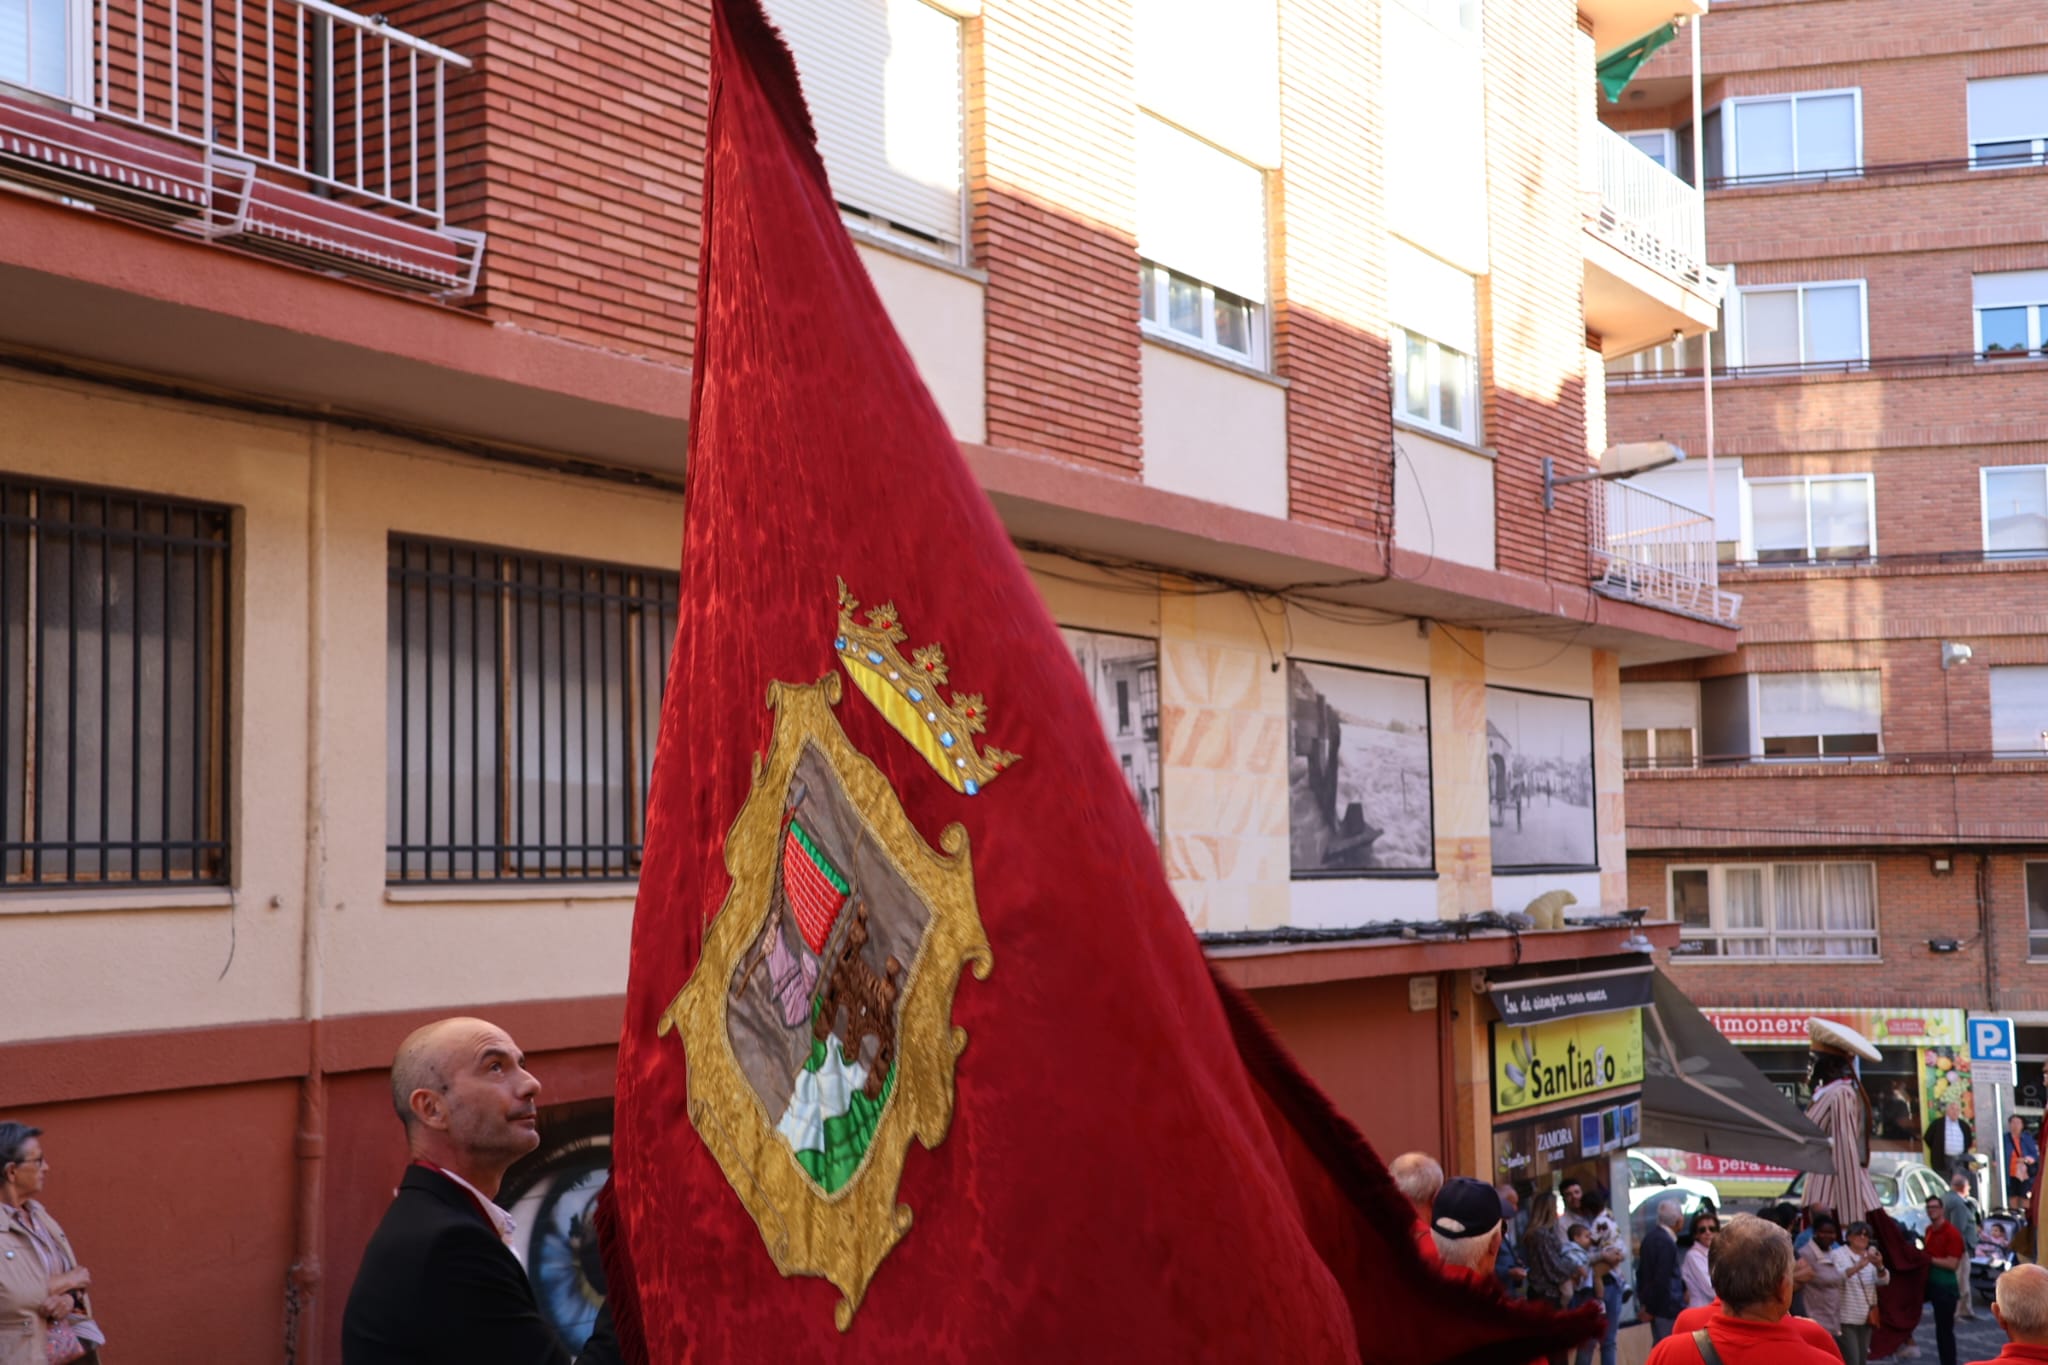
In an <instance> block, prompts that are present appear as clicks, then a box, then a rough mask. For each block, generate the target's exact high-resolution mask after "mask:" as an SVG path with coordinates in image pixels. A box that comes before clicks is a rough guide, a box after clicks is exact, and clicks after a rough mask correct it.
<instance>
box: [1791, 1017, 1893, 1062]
mask: <svg viewBox="0 0 2048 1365" xmlns="http://www.w3.org/2000/svg"><path fill="white" fill-rule="evenodd" d="M1806 1036H1807V1038H1808V1039H1809V1040H1810V1041H1811V1042H1812V1044H1813V1046H1814V1047H1815V1048H1816V1049H1817V1050H1819V1051H1821V1052H1839V1053H1841V1054H1842V1055H1843V1056H1845V1057H1861V1058H1862V1059H1863V1060H1864V1061H1866V1062H1876V1061H1882V1060H1883V1058H1882V1057H1881V1056H1880V1055H1879V1054H1878V1051H1877V1045H1876V1044H1875V1043H1873V1042H1871V1041H1870V1040H1869V1039H1868V1038H1865V1037H1864V1036H1863V1035H1862V1034H1860V1033H1858V1032H1857V1031H1856V1030H1855V1029H1852V1028H1850V1027H1849V1026H1848V1025H1847V1024H1843V1023H1838V1022H1836V1021H1835V1020H1833V1019H1822V1018H1819V1017H1818V1016H1816V1017H1814V1018H1811V1019H1808V1020H1807V1021H1806Z"/></svg>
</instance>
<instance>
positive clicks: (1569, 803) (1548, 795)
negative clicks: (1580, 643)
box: [1486, 687, 1600, 872]
mask: <svg viewBox="0 0 2048 1365" xmlns="http://www.w3.org/2000/svg"><path fill="white" fill-rule="evenodd" d="M1486 798H1487V803H1486V808H1487V818H1488V821H1489V823H1490V824H1491V825H1492V827H1493V870H1494V871H1495V872H1504V871H1565V870H1571V871H1589V870H1595V869H1597V868H1598V867H1599V865H1600V855H1599V849H1598V842H1597V839H1598V823H1597V821H1596V819H1595V816H1594V803H1593V703H1592V702H1591V701H1589V700H1587V699H1586V698H1584V697H1558V696H1552V695H1551V694H1550V693H1547V692H1523V691H1519V690H1517V689H1515V688H1512V687H1489V688H1487V689H1486Z"/></svg>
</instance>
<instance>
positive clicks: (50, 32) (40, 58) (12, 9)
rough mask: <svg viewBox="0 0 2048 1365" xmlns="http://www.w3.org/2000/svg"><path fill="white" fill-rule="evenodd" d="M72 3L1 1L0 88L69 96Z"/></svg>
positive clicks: (75, 8) (58, 0) (74, 9)
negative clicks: (12, 87) (5, 87)
mask: <svg viewBox="0 0 2048 1365" xmlns="http://www.w3.org/2000/svg"><path fill="white" fill-rule="evenodd" d="M78 9H79V6H78V5H77V4H76V3H75V0H0V85H15V86H21V87H23V88H24V89H28V90H34V91H37V92H39V93H42V94H45V95H59V96H62V95H68V94H70V93H71V91H70V85H71V79H70V77H71V65H72V63H71V47H72V32H71V31H72V25H73V22H74V20H75V19H76V18H77V12H78Z"/></svg>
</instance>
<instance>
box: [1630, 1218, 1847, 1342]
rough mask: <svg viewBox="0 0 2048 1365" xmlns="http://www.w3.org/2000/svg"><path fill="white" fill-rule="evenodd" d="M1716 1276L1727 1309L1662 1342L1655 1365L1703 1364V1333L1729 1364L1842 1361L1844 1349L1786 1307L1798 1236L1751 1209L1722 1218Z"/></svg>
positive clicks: (1713, 1269) (1716, 1289) (1711, 1270)
mask: <svg viewBox="0 0 2048 1365" xmlns="http://www.w3.org/2000/svg"><path fill="white" fill-rule="evenodd" d="M1712 1254H1713V1263H1712V1265H1711V1266H1710V1267H1709V1273H1710V1274H1711V1276H1712V1277H1713V1281H1714V1293H1715V1294H1716V1295H1717V1296H1718V1299H1717V1301H1718V1302H1719V1304H1720V1311H1719V1312H1718V1313H1715V1314H1713V1315H1712V1316H1710V1317H1709V1318H1708V1319H1707V1321H1706V1323H1705V1324H1704V1325H1703V1326H1699V1327H1695V1328H1694V1329H1693V1331H1692V1332H1687V1331H1685V1330H1684V1328H1683V1326H1680V1327H1679V1328H1677V1329H1675V1330H1674V1331H1673V1332H1672V1334H1671V1335H1670V1336H1668V1337H1666V1338H1664V1340H1662V1341H1660V1342H1658V1343H1657V1348H1656V1349H1655V1350H1653V1351H1651V1352H1650V1360H1649V1365H1703V1362H1704V1360H1705V1356H1704V1355H1702V1354H1701V1352H1700V1348H1699V1347H1698V1345H1696V1344H1695V1342H1694V1334H1695V1333H1698V1332H1704V1333H1705V1334H1706V1336H1707V1339H1708V1341H1709V1342H1711V1343H1712V1345H1713V1348H1714V1353H1715V1354H1716V1355H1718V1356H1719V1357H1720V1358H1721V1362H1722V1365H1839V1362H1840V1360H1841V1358H1842V1357H1841V1353H1840V1352H1839V1351H1837V1350H1835V1349H1834V1345H1833V1343H1832V1342H1830V1343H1829V1345H1828V1347H1827V1348H1826V1349H1822V1348H1821V1347H1819V1346H1815V1345H1812V1344H1810V1342H1809V1341H1808V1339H1807V1338H1806V1337H1805V1336H1804V1335H1803V1334H1802V1333H1801V1332H1800V1331H1799V1329H1798V1327H1797V1326H1795V1325H1794V1323H1795V1321H1796V1320H1793V1319H1788V1318H1787V1316H1786V1314H1787V1313H1789V1312H1790V1311H1791V1308H1792V1265H1793V1257H1792V1239H1791V1237H1789V1236H1787V1235H1786V1232H1785V1230H1784V1229H1783V1228H1781V1227H1777V1226H1774V1225H1773V1224H1770V1223H1766V1222H1765V1221H1764V1220H1763V1219H1761V1218H1758V1217H1755V1216H1754V1215H1752V1214H1738V1215H1737V1216H1735V1217H1733V1218H1730V1219H1728V1220H1726V1221H1725V1222H1723V1223H1722V1224H1721V1229H1720V1231H1719V1232H1718V1233H1717V1234H1715V1237H1714V1250H1713V1253H1712Z"/></svg>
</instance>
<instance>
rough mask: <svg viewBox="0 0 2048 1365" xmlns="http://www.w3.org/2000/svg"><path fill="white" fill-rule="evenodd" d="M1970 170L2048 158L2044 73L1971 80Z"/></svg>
mask: <svg viewBox="0 0 2048 1365" xmlns="http://www.w3.org/2000/svg"><path fill="white" fill-rule="evenodd" d="M1969 106H1970V165H1971V168H1972V169H1978V170H1981V169H1985V168H1995V167H1999V166H2027V165H2038V164H2040V162H2042V161H2043V160H2048V74H2044V75H2038V76H1999V77H1994V78H1992V79H1989V80H1981V81H1971V82H1970V86H1969Z"/></svg>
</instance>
